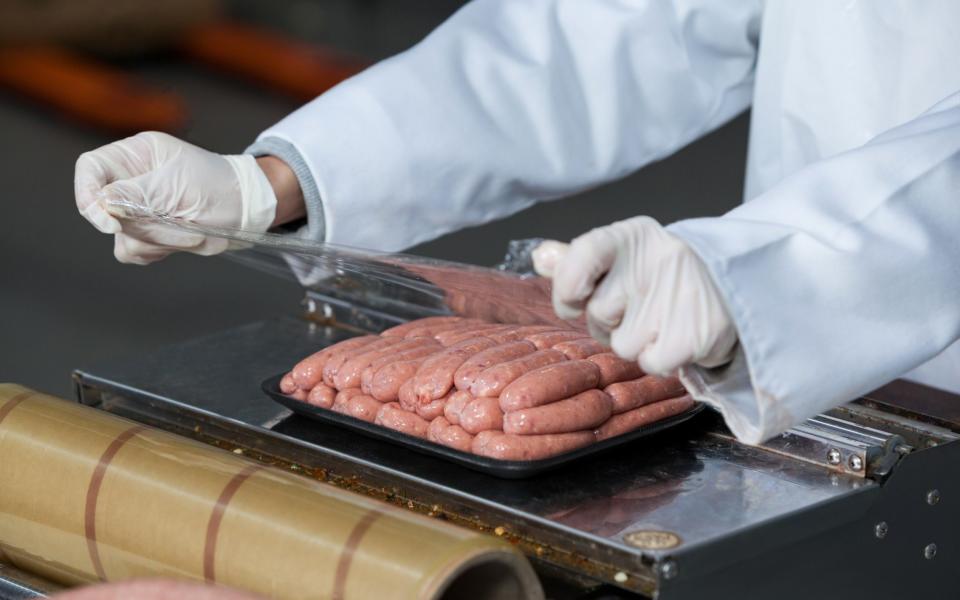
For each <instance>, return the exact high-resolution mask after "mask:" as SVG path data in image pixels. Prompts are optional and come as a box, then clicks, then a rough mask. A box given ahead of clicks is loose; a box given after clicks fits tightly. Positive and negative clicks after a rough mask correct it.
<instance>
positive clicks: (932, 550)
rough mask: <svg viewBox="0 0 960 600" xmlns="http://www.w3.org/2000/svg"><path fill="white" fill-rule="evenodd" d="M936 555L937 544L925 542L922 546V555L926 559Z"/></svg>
mask: <svg viewBox="0 0 960 600" xmlns="http://www.w3.org/2000/svg"><path fill="white" fill-rule="evenodd" d="M936 555H937V545H936V544H927V545H926V546H924V548H923V557H924V558H925V559H927V560H932V559H933V557H935V556H936Z"/></svg>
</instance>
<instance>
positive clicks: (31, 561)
mask: <svg viewBox="0 0 960 600" xmlns="http://www.w3.org/2000/svg"><path fill="white" fill-rule="evenodd" d="M0 456H2V457H3V460H0V490H2V493H0V550H2V552H0V556H2V557H4V558H3V560H6V561H8V562H10V563H12V564H13V565H14V566H16V567H19V568H21V569H24V570H28V571H32V572H34V573H36V574H38V575H41V576H44V577H46V578H48V579H51V580H55V581H58V582H62V583H65V584H70V585H73V584H82V583H89V582H95V581H118V580H125V579H131V578H135V577H145V576H153V577H156V576H162V577H170V578H176V579H187V580H199V581H206V582H209V583H218V584H223V585H225V586H229V587H234V588H238V589H244V590H248V591H252V592H254V593H258V594H262V595H265V596H269V597H275V598H304V597H312V598H440V597H458V596H459V597H472V598H519V597H523V598H542V591H541V590H540V587H539V583H538V582H537V579H536V576H535V575H534V573H533V571H532V569H531V568H530V566H529V564H528V563H527V561H526V559H525V558H523V556H521V555H520V554H519V553H518V552H517V551H516V550H514V549H513V548H511V547H510V546H509V545H508V544H505V543H504V542H502V541H501V540H499V539H496V538H493V537H490V536H486V535H483V534H480V533H477V532H472V531H468V530H465V529H461V528H458V527H455V526H453V525H449V524H447V523H443V522H440V521H436V520H433V519H429V518H427V517H422V516H419V515H416V514H413V513H409V512H406V511H404V510H402V509H399V508H396V507H393V506H390V505H387V504H385V503H382V502H378V501H376V500H372V499H369V498H365V497H362V496H358V495H354V494H351V493H349V492H346V491H343V490H339V489H337V488H334V487H331V486H327V485H325V484H322V483H319V482H316V481H313V480H310V479H307V478H305V477H301V476H297V475H294V474H291V473H288V472H285V471H281V470H278V469H274V468H270V467H267V466H265V465H262V464H260V463H256V462H252V461H249V460H247V459H245V458H243V457H240V456H235V455H233V454H230V453H228V452H225V451H222V450H218V449H216V448H212V447H210V446H206V445H204V444H201V443H199V442H195V441H193V440H188V439H186V438H182V437H179V436H176V435H173V434H170V433H167V432H164V431H159V430H155V429H151V428H149V427H146V426H143V425H140V424H137V423H134V422H131V421H128V420H125V419H121V418H119V417H116V416H114V415H110V414H108V413H105V412H102V411H98V410H95V409H92V408H88V407H85V406H82V405H79V404H76V403H71V402H67V401H65V400H60V399H57V398H53V397H51V396H46V395H43V394H40V393H37V392H33V391H31V390H28V389H26V388H23V387H20V386H17V385H11V384H0ZM464 586H468V591H465V589H464Z"/></svg>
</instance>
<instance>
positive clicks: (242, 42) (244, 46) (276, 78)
mask: <svg viewBox="0 0 960 600" xmlns="http://www.w3.org/2000/svg"><path fill="white" fill-rule="evenodd" d="M181 49H182V50H183V52H184V53H185V54H186V55H187V56H189V57H190V58H192V59H194V60H196V61H198V62H201V63H204V64H206V65H208V66H211V67H213V68H215V69H218V70H222V71H225V72H228V73H231V74H234V75H238V76H240V77H242V78H244V79H248V80H250V81H253V82H255V83H259V84H265V85H267V86H268V87H271V88H273V89H275V90H278V91H280V92H283V93H285V94H289V95H291V96H294V97H296V98H298V99H301V100H309V99H311V98H314V97H316V96H318V95H320V94H322V93H323V92H325V91H327V90H328V89H330V88H331V87H333V86H335V85H336V84H338V83H340V82H341V81H343V80H344V79H347V78H348V77H350V76H352V75H355V74H356V73H359V72H360V71H362V70H363V69H364V68H366V67H367V63H365V62H363V61H360V60H358V59H354V58H349V57H346V56H344V55H342V54H340V53H338V52H335V51H333V50H330V49H327V48H323V47H319V46H316V45H313V44H307V43H303V42H296V41H292V40H290V39H287V38H285V37H283V36H281V35H279V34H274V33H270V32H268V31H264V30H262V29H258V28H255V27H250V26H247V25H240V24H237V23H231V22H226V21H216V22H212V23H209V24H206V25H201V26H199V27H197V28H195V29H193V30H192V31H191V32H190V33H188V34H187V35H186V36H185V37H184V39H183V41H182V42H181Z"/></svg>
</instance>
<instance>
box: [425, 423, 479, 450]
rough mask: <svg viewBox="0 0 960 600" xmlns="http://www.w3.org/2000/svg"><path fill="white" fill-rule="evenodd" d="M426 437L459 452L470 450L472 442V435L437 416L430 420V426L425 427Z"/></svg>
mask: <svg viewBox="0 0 960 600" xmlns="http://www.w3.org/2000/svg"><path fill="white" fill-rule="evenodd" d="M427 439H428V440H430V441H431V442H435V443H437V444H442V445H444V446H448V447H450V448H453V449H454V450H459V451H461V452H470V447H471V445H472V444H473V436H472V435H470V434H469V433H467V432H466V431H464V430H463V428H462V427H460V426H458V425H451V424H450V422H449V421H447V420H446V419H445V418H443V417H437V418H436V419H434V420H433V421H430V427H428V428H427Z"/></svg>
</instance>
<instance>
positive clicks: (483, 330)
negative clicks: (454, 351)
mask: <svg viewBox="0 0 960 600" xmlns="http://www.w3.org/2000/svg"><path fill="white" fill-rule="evenodd" d="M505 328H508V326H507V325H496V324H493V323H484V324H482V325H476V326H474V327H463V328H460V329H451V330H450V331H443V332H440V333H438V334H436V335H435V336H434V337H435V338H436V340H437V341H438V342H440V343H441V344H442V345H444V346H452V345H454V344H456V343H457V342H462V341H463V340H466V339H470V338H472V337H478V336H483V335H487V333H490V332H494V331H500V330H503V329H505Z"/></svg>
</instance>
